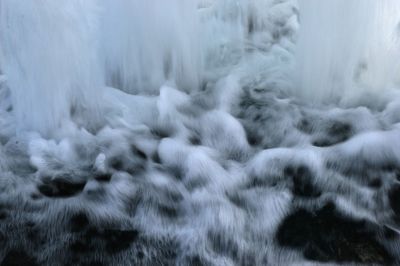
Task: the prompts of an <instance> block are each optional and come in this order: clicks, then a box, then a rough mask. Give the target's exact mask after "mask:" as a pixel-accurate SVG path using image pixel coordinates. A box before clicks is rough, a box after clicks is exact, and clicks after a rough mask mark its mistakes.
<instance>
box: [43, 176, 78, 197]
mask: <svg viewBox="0 0 400 266" xmlns="http://www.w3.org/2000/svg"><path fill="white" fill-rule="evenodd" d="M85 184H86V182H75V181H72V180H68V179H53V180H51V181H47V182H45V183H43V184H40V185H39V186H38V189H39V191H40V193H42V194H43V195H45V196H47V197H71V196H74V195H76V194H78V193H80V192H81V191H82V190H83V188H84V187H85Z"/></svg>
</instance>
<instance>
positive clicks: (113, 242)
mask: <svg viewBox="0 0 400 266" xmlns="http://www.w3.org/2000/svg"><path fill="white" fill-rule="evenodd" d="M138 235H139V231H137V230H130V231H121V230H110V229H109V230H105V231H104V233H103V234H102V238H103V239H104V240H105V241H106V251H107V252H108V253H117V252H120V251H123V250H125V249H128V248H129V247H130V245H131V243H132V242H134V241H135V240H136V239H137V237H138Z"/></svg>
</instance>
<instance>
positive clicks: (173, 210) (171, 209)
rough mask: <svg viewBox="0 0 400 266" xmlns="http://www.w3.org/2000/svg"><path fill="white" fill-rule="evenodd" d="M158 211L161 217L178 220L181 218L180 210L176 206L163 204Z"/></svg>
mask: <svg viewBox="0 0 400 266" xmlns="http://www.w3.org/2000/svg"><path fill="white" fill-rule="evenodd" d="M157 209H158V212H159V213H160V214H161V215H163V216H166V217H168V218H170V219H176V218H178V216H179V210H178V208H177V207H175V206H168V205H165V204H162V205H159V206H158V208H157Z"/></svg>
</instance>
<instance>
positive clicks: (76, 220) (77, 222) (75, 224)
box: [70, 212, 89, 233]
mask: <svg viewBox="0 0 400 266" xmlns="http://www.w3.org/2000/svg"><path fill="white" fill-rule="evenodd" d="M70 226H71V231H72V232H75V233H76V232H80V231H82V230H85V229H86V228H87V227H88V226H89V219H88V217H87V215H86V213H84V212H80V213H77V214H75V215H73V216H72V217H71V220H70Z"/></svg>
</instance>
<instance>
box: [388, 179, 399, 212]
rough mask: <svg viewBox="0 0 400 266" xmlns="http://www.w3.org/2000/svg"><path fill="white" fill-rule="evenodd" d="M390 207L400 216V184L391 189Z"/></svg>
mask: <svg viewBox="0 0 400 266" xmlns="http://www.w3.org/2000/svg"><path fill="white" fill-rule="evenodd" d="M389 202H390V207H391V208H392V210H393V211H394V213H395V214H396V215H397V216H400V185H396V186H394V187H393V188H392V189H390V191H389Z"/></svg>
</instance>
